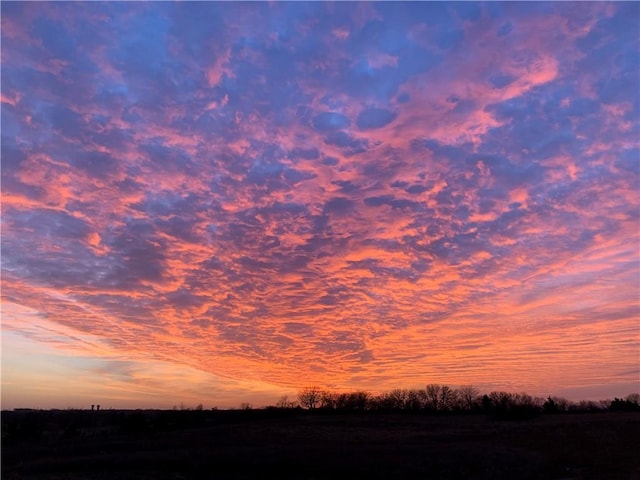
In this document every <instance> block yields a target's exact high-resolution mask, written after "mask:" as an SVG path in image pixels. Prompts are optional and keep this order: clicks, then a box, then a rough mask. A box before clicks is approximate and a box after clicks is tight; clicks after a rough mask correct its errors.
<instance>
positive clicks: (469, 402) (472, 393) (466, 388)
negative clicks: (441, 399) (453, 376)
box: [457, 385, 479, 411]
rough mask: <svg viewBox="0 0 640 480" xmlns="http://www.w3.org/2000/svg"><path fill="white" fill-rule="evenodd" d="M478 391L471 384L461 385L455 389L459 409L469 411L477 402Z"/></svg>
mask: <svg viewBox="0 0 640 480" xmlns="http://www.w3.org/2000/svg"><path fill="white" fill-rule="evenodd" d="M478 396H479V391H478V389H477V388H476V387H474V386H473V385H462V386H461V387H460V388H458V390H457V397H458V405H459V407H460V409H461V410H466V411H471V410H474V409H475V408H476V405H477V404H478Z"/></svg>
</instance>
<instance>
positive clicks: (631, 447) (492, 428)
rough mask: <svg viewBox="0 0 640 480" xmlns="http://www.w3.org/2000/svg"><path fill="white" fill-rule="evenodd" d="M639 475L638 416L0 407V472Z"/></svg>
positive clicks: (86, 475)
mask: <svg viewBox="0 0 640 480" xmlns="http://www.w3.org/2000/svg"><path fill="white" fill-rule="evenodd" d="M192 478H194V479H200V478H212V479H253V478H277V479H318V480H319V479H333V478H348V479H359V478H362V479H369V480H370V479H383V478H384V479H388V478H396V479H406V478H434V479H438V478H442V479H450V478H451V479H502V478H505V479H506V478H509V479H594V480H596V479H597V480H607V479H625V480H626V479H628V480H632V479H634V480H635V479H640V413H637V412H607V413H590V414H560V415H541V416H538V417H536V418H533V419H528V420H518V421H504V420H496V419H494V418H492V417H489V416H487V415H483V414H473V415H462V414H460V415H447V416H431V415H425V414H408V413H404V414H403V413H394V414H381V413H365V414H362V413H361V414H328V413H324V414H322V413H316V412H314V414H308V413H307V412H301V411H281V412H274V411H272V412H268V411H259V410H254V411H247V412H243V411H235V412H223V411H220V412H211V411H184V412H183V411H167V412H157V411H156V412H154V411H128V412H122V411H101V412H90V411H59V412H46V411H44V412H40V411H38V412H3V413H2V479H3V480H13V479H43V480H44V479H51V480H60V479H71V480H74V479H99V480H103V479H176V480H177V479H192Z"/></svg>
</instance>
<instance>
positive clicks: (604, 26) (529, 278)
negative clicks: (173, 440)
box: [1, 2, 640, 409]
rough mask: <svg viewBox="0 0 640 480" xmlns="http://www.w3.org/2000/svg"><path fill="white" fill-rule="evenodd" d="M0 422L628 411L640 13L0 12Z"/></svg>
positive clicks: (170, 8) (269, 7)
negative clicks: (402, 404) (119, 414)
mask: <svg viewBox="0 0 640 480" xmlns="http://www.w3.org/2000/svg"><path fill="white" fill-rule="evenodd" d="M1 10H2V30H1V35H2V79H1V80H2V85H1V90H2V95H1V100H2V185H1V186H2V408H4V409H6V408H15V407H37V408H66V407H82V408H87V407H88V406H89V405H90V404H96V403H100V404H101V405H102V407H103V408H108V407H114V408H136V407H158V408H171V407H172V406H173V405H180V404H184V405H186V406H195V405H196V404H198V403H203V404H204V406H205V407H207V408H208V407H212V406H219V407H221V408H222V407H233V406H238V405H239V404H240V403H241V402H250V403H253V404H254V405H267V404H274V403H275V402H276V401H277V400H278V398H279V397H280V396H282V395H285V394H288V395H290V396H291V397H295V394H296V392H297V391H298V390H299V389H301V388H303V387H306V386H310V385H317V386H319V387H322V388H327V389H332V390H336V391H345V390H346V391H351V390H355V389H364V390H368V391H370V392H374V393H375V392H381V391H387V390H391V389H393V388H416V387H424V386H425V385H427V384H429V383H440V384H447V385H449V386H451V387H456V386H459V385H462V384H473V385H475V386H477V387H478V388H479V389H480V390H481V391H483V392H489V391H492V390H506V391H512V392H521V391H524V392H527V393H529V394H531V395H541V396H546V395H549V394H552V395H562V396H566V397H568V398H571V399H603V398H612V397H614V396H624V395H627V394H629V393H632V392H637V391H639V390H640V386H639V378H640V366H639V362H640V323H639V322H640V320H639V319H640V309H639V304H640V302H639V296H640V262H639V258H640V256H639V246H640V233H639V232H640V223H639V222H640V219H639V216H640V166H639V156H640V141H639V138H640V128H639V127H640V120H639V119H640V93H639V92H640V55H639V52H640V34H639V32H640V25H639V19H640V4H639V3H637V2H629V3H586V2H581V3H565V2H562V3H546V2H543V3H501V2H495V3H486V4H479V3H417V2H416V3H393V4H392V3H324V2H314V3H297V2H294V3H137V2H113V3H93V2H87V3H67V2H60V3H58V2H56V3H30V2H2V4H1Z"/></svg>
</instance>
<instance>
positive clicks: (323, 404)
mask: <svg viewBox="0 0 640 480" xmlns="http://www.w3.org/2000/svg"><path fill="white" fill-rule="evenodd" d="M337 407H338V395H337V394H335V393H333V392H329V391H327V390H323V391H322V392H321V393H320V408H325V409H328V410H335V409H336V408H337Z"/></svg>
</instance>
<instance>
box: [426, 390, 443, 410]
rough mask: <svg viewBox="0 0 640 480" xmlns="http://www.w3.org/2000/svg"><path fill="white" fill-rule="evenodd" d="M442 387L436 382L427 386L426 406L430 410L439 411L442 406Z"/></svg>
mask: <svg viewBox="0 0 640 480" xmlns="http://www.w3.org/2000/svg"><path fill="white" fill-rule="evenodd" d="M441 389H442V387H441V386H440V385H436V384H434V383H432V384H429V385H427V388H426V391H425V393H426V397H427V401H426V407H427V408H428V409H429V410H433V411H438V407H439V406H440V391H441Z"/></svg>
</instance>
